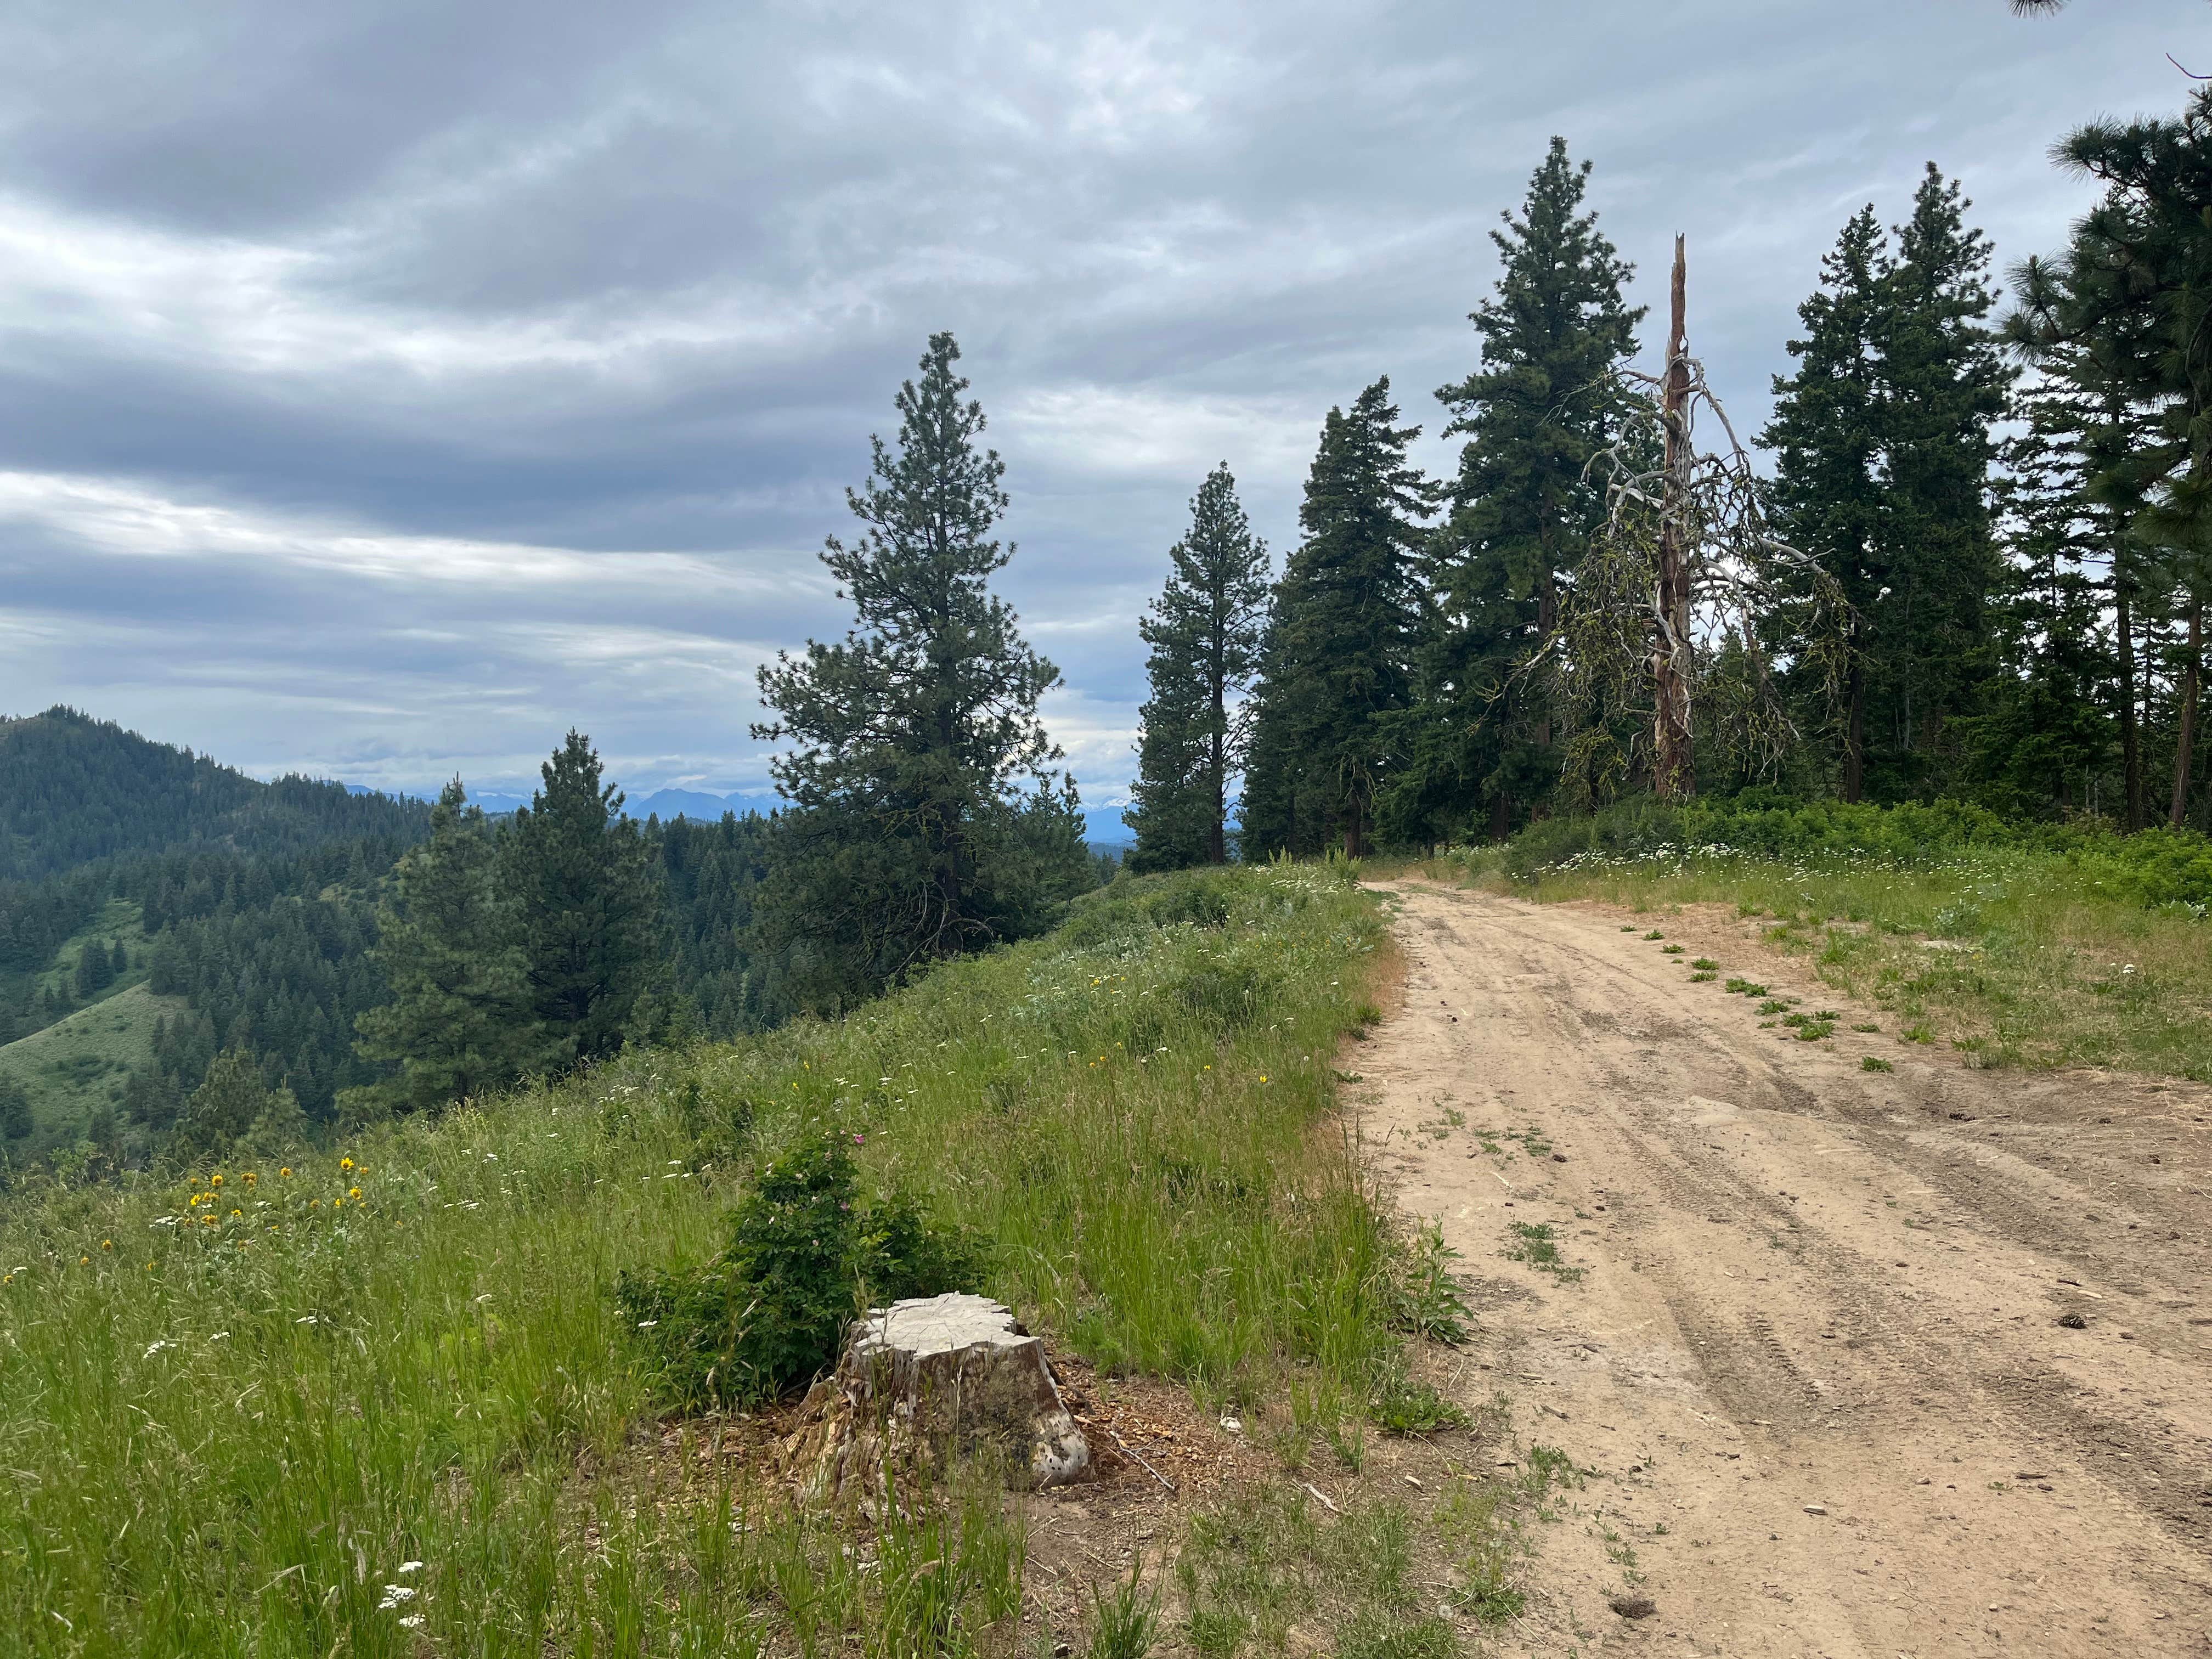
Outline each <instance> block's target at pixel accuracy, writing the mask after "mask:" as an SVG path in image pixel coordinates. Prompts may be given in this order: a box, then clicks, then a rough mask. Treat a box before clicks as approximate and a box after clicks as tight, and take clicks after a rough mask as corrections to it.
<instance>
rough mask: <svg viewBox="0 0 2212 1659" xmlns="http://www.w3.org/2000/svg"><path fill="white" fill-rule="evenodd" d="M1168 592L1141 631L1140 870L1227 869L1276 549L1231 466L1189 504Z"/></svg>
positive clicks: (1131, 820) (1132, 858) (1136, 853)
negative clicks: (1250, 689)
mask: <svg viewBox="0 0 2212 1659" xmlns="http://www.w3.org/2000/svg"><path fill="white" fill-rule="evenodd" d="M1168 558H1169V562H1170V571H1169V574H1168V580H1167V586H1165V587H1164V588H1163V589H1162V590H1161V591H1160V596H1159V598H1158V599H1155V600H1154V601H1153V602H1152V607H1151V609H1150V611H1148V612H1147V613H1146V616H1145V617H1144V619H1143V621H1141V622H1140V623H1138V625H1137V626H1138V631H1139V633H1140V634H1141V635H1143V637H1144V641H1145V643H1146V645H1147V646H1149V647H1151V655H1150V657H1149V658H1148V659H1147V660H1146V677H1147V678H1148V679H1149V681H1150V683H1151V686H1152V696H1151V697H1150V698H1149V699H1148V700H1147V701H1146V703H1145V706H1144V708H1143V711H1142V720H1143V727H1142V730H1141V732H1140V733H1139V737H1138V740H1137V780H1136V783H1135V785H1134V787H1133V789H1132V791H1131V793H1133V795H1134V796H1135V798H1136V801H1135V805H1133V806H1132V807H1131V808H1130V810H1129V811H1127V812H1126V813H1124V814H1123V815H1122V816H1123V818H1124V820H1125V821H1126V822H1127V823H1128V825H1129V827H1130V828H1131V829H1133V830H1134V831H1136V836H1137V844H1136V847H1135V848H1134V849H1133V851H1132V852H1131V853H1130V854H1129V859H1128V864H1129V868H1130V869H1131V871H1132V872H1144V871H1154V870H1179V869H1182V868H1185V867H1186V866H1190V865H1194V864H1221V863H1225V862H1226V861H1227V859H1228V856H1229V841H1228V832H1227V820H1228V817H1229V789H1230V781H1231V778H1232V777H1234V776H1235V775H1236V774H1237V772H1238V771H1239V770H1241V769H1242V767H1243V750H1244V740H1245V738H1246V736H1247V735H1248V734H1247V732H1246V729H1245V725H1244V722H1243V720H1242V719H1241V718H1240V715H1241V714H1242V710H1241V708H1239V703H1240V702H1241V700H1242V696H1243V692H1244V690H1245V688H1246V686H1247V685H1248V684H1249V682H1250V680H1251V677H1252V674H1253V671H1255V669H1256V668H1257V667H1258V665H1259V658H1260V641H1261V634H1262V631H1263V629H1264V627H1265V622H1266V616H1267V544H1265V543H1264V542H1262V541H1261V539H1260V538H1258V537H1256V536H1255V535H1254V534H1253V533H1252V526H1251V522H1250V520H1248V519H1247V518H1246V517H1245V516H1244V508H1243V504H1242V503H1241V502H1239V501H1238V500H1237V480H1236V478H1235V477H1233V476H1232V475H1231V472H1230V471H1229V465H1228V463H1227V462H1223V463H1222V464H1221V465H1219V466H1218V467H1216V468H1214V470H1213V471H1212V472H1210V473H1208V474H1207V475H1206V482H1205V483H1203V484H1201V485H1200V486H1199V491H1198V494H1197V495H1195V496H1194V497H1193V498H1192V501H1191V504H1190V528H1189V530H1188V532H1185V534H1184V536H1183V538H1182V540H1181V541H1179V542H1177V543H1176V544H1175V545H1174V547H1172V548H1170V550H1169V551H1168Z"/></svg>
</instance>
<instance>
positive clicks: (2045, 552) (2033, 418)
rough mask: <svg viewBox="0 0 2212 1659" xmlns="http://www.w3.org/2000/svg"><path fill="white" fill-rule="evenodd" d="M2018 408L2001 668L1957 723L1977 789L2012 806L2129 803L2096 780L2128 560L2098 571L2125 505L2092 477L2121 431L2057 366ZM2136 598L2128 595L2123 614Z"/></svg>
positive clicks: (2008, 495) (2004, 496) (2106, 734)
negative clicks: (2114, 618)
mask: <svg viewBox="0 0 2212 1659" xmlns="http://www.w3.org/2000/svg"><path fill="white" fill-rule="evenodd" d="M2050 367H2051V368H2054V369H2055V368H2057V367H2058V365H2057V363H2055V362H2054V363H2053V364H2051V366H2050ZM2014 413H2015V418H2016V419H2018V420H2019V421H2020V422H2021V425H2022V427H2023V429H2022V430H2021V431H2018V432H2016V433H2015V435H2013V436H2012V437H2011V438H2009V439H2008V441H2007V442H2006V444H2005V446H2004V451H2003V463H2004V475H2005V476H2004V478H2003V480H2002V484H2001V487H2000V492H1999V493H2000V499H2001V500H2002V502H2003V504H2004V507H2005V511H2004V513H2003V520H2002V527H2003V532H2004V533H2003V541H2004V547H2005V551H2006V553H2007V555H2008V559H2007V567H2006V573H2005V581H2004V585H2003V587H2002V591H2001V593H2000V594H1999V596H1997V598H1996V601H1995V602H1994V604H1993V605H1992V615H1993V617H1994V619H1995V623H1996V635H1997V640H1998V643H1999V653H2000V658H2001V666H2002V670H2003V671H2002V672H2001V673H1999V674H1997V675H1996V676H1994V677H1993V678H1991V679H1990V682H1989V684H1988V686H1987V688H1986V690H1985V691H1984V698H1983V706H1982V711H1981V712H1980V713H1978V714H1973V715H1968V716H1963V717H1961V718H1960V720H1958V722H1957V725H1958V726H1959V729H1960V735H1961V739H1962V749H1963V772H1964V776H1965V779H1966V782H1967V783H1968V785H1969V786H1970V787H1971V788H1972V792H1973V793H1974V794H1975V796H1976V797H1977V798H1978V799H1980V800H1982V801H1983V802H1984V803H1985V804H1987V805H1990V806H1993V807H1996V809H1998V810H1999V811H2004V812H2006V813H2008V814H2010V815H2012V816H2015V817H2034V816H2048V815H2049V814H2051V812H2053V811H2057V810H2060V809H2063V808H2068V807H2073V808H2079V809H2081V810H2082V811H2090V810H2094V809H2097V808H2100V807H2123V806H2124V796H2122V797H2121V798H2120V799H2115V798H2114V796H2115V794H2117V793H2118V792H2106V791H2103V790H2102V789H2101V788H2100V786H2101V785H2102V784H2103V782H2104V781H2105V775H2106V771H2107V769H2108V768H2109V766H2110V763H2111V761H2112V751H2113V748H2114V742H2113V739H2114V737H2115V735H2116V734H2117V732H2118V730H2119V726H2120V721H2119V719H2118V714H2119V712H2120V711H2119V710H2118V709H2116V708H2115V707H2114V705H2113V696H2112V694H2113V691H2114V689H2115V687H2116V686H2117V684H2118V682H2119V680H2120V678H2121V671H2120V665H2119V662H2118V656H2117V653H2116V652H2115V650H2114V648H2113V646H2112V642H2111V641H2110V640H2109V639H2108V637H2107V635H2106V615H2107V607H2108V605H2110V604H2111V601H2112V598H2113V595H2114V592H2115V585H2114V581H2113V580H2112V577H2114V576H2124V567H2123V568H2122V570H2120V571H2115V572H2109V573H2108V575H2107V578H2106V580H2099V578H2098V577H2097V575H2096V574H2095V569H2094V568H2095V567H2096V566H2098V565H2099V564H2103V563H2107V562H2109V560H2110V558H2111V556H2112V550H2113V548H2114V546H2115V534H2114V524H2113V520H2114V519H2115V516H2116V515H2115V513H2113V511H2112V509H2111V508H2109V507H2106V506H2104V505H2101V504H2100V502H2098V501H2097V500H2096V499H2095V498H2094V496H2093V494H2092V492H2091V487H2090V486H2091V483H2092V480H2093V478H2094V477H2095V476H2096V474H2097V472H2098V471H2099V470H2100V457H2101V456H2102V455H2104V454H2105V453H2106V451H2107V450H2108V448H2109V447H2111V446H2112V445H2113V444H2114V443H2116V442H2118V443H2124V442H2125V435H2124V428H2123V430H2122V431H2121V432H2119V433H2117V434H2116V433H2115V432H2114V431H2113V430H2112V428H2111V427H2110V426H2109V425H2108V423H2107V420H2106V416H2107V413H2108V411H2107V410H2106V409H2105V408H2103V407H2102V406H2101V405H2100V400H2099V399H2098V398H2096V397H2095V396H2094V395H2093V393H2091V392H2085V391H2084V390H2083V389H2082V388H2081V386H2078V385H2076V384H2075V383H2074V382H2072V381H2071V380H2069V379H2067V378H2065V377H2063V375H2062V374H2049V375H2047V376H2046V377H2045V379H2043V380H2039V382H2038V383H2037V384H2036V385H2034V386H2031V387H2029V388H2028V389H2027V391H2026V392H2024V393H2023V394H2022V395H2021V397H2020V398H2018V399H2017V400H2016V402H2015V410H2014ZM2128 609H2129V607H2128V605H2126V603H2125V601H2124V599H2123V600H2122V603H2121V604H2120V605H2118V607H2117V608H2116V614H2117V615H2118V616H2122V617H2124V616H2125V615H2126V614H2127V611H2128Z"/></svg>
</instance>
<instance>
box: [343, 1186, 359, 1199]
mask: <svg viewBox="0 0 2212 1659" xmlns="http://www.w3.org/2000/svg"><path fill="white" fill-rule="evenodd" d="M346 1196H347V1197H348V1198H359V1197H360V1196H361V1188H358V1187H349V1188H346Z"/></svg>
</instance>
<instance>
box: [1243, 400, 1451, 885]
mask: <svg viewBox="0 0 2212 1659" xmlns="http://www.w3.org/2000/svg"><path fill="white" fill-rule="evenodd" d="M1397 422H1398V409H1397V406H1396V405H1395V404H1393V403H1392V402H1391V401H1390V382H1389V380H1388V379H1387V378H1386V379H1383V380H1377V381H1376V382H1375V384H1374V385H1372V386H1369V387H1368V388H1367V389H1366V390H1365V391H1364V392H1361V393H1360V394H1359V396H1358V398H1357V399H1355V400H1354V401H1353V403H1352V408H1351V410H1349V411H1348V412H1347V411H1346V410H1341V409H1332V410H1329V412H1328V420H1327V422H1325V423H1324V424H1323V426H1322V435H1321V448H1320V451H1319V453H1317V454H1316V456H1315V457H1314V462H1313V466H1312V468H1311V470H1310V471H1309V472H1308V474H1307V477H1306V489H1305V501H1304V505H1303V506H1302V507H1300V509H1299V513H1298V524H1299V527H1300V528H1301V529H1302V530H1303V531H1304V539H1303V540H1302V541H1301V542H1300V543H1299V544H1298V547H1297V551H1296V552H1294V553H1293V554H1292V555H1291V559H1290V562H1289V566H1288V568H1286V569H1285V571H1284V573H1283V579H1282V580H1281V582H1280V583H1279V584H1278V585H1277V587H1276V590H1275V601H1274V611H1273V617H1272V618H1271V619H1270V621H1269V623H1268V628H1267V638H1266V641H1265V643H1264V645H1263V647H1262V648H1261V669H1260V685H1259V690H1258V691H1257V694H1256V696H1255V702H1256V704H1257V708H1256V709H1255V714H1254V717H1253V732H1252V748H1251V755H1250V759H1249V765H1248V769H1247V772H1246V775H1245V781H1244V800H1243V822H1242V824H1241V837H1240V841H1241V846H1242V848H1243V855H1244V856H1245V857H1246V858H1247V859H1255V858H1260V857H1265V856H1267V855H1268V854H1273V853H1277V852H1283V851H1287V852H1290V853H1291V854H1297V855H1299V856H1311V855H1313V854H1317V853H1319V852H1321V851H1322V850H1323V849H1324V848H1331V847H1341V848H1343V849H1344V850H1345V851H1346V853H1347V854H1351V855H1352V856H1354V857H1357V856H1358V855H1360V854H1364V852H1366V851H1367V850H1368V849H1369V848H1370V846H1371V844H1372V840H1373V837H1374V835H1375V833H1376V801H1377V798H1378V797H1379V796H1380V795H1381V793H1383V789H1384V788H1385V787H1386V786H1387V785H1388V783H1389V779H1390V777H1391V775H1392V772H1393V770H1394V768H1395V764H1396V761H1397V756H1398V750H1397V745H1396V733H1395V727H1394V716H1395V715H1397V714H1399V713H1400V712H1401V710H1403V709H1404V708H1406V707H1407V704H1408V702H1410V700H1411V697H1412V693H1413V650H1414V646H1415V642H1416V639H1417V636H1418V630H1419V626H1420V619H1421V608H1420V607H1421V597H1420V588H1419V580H1418V575H1417V566H1416V560H1417V557H1418V555H1419V550H1420V548H1421V546H1422V544H1423V543H1424V541H1425V538H1426V535H1427V532H1426V531H1425V528H1424V527H1423V526H1422V523H1421V520H1423V519H1425V517H1427V515H1428V514H1429V513H1430V512H1431V510H1432V508H1433V506H1434V492H1433V490H1432V489H1431V485H1430V484H1429V483H1428V482H1427V480H1425V478H1423V477H1422V476H1421V473H1420V471H1419V468H1417V467H1416V466H1414V465H1413V464H1412V462H1411V461H1410V460H1409V459H1407V451H1408V450H1409V449H1410V447H1412V445H1413V440H1414V439H1415V438H1417V437H1419V435H1420V428H1419V427H1411V426H1407V427H1401V426H1400V425H1399V424H1398V423H1397Z"/></svg>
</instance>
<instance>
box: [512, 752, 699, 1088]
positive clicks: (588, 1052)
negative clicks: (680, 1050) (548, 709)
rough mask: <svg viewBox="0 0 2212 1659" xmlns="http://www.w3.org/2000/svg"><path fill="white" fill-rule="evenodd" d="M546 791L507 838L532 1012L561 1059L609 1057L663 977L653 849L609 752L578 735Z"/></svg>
mask: <svg viewBox="0 0 2212 1659" xmlns="http://www.w3.org/2000/svg"><path fill="white" fill-rule="evenodd" d="M539 771H540V774H541V775H542V777H543V779H544V787H542V788H540V789H538V790H536V791H534V792H533V793H532V795H531V799H530V805H528V806H527V807H521V808H518V809H516V811H515V814H514V822H513V823H512V824H511V825H509V826H508V828H507V833H506V834H505V835H504V836H502V837H501V841H500V858H501V865H502V869H501V884H502V885H503V887H504V889H505V890H506V892H507V895H508V896H509V897H510V899H511V901H512V902H513V906H514V912H515V918H516V923H517V927H518V928H519V931H520V942H521V948H522V968H523V974H524V977H525V978H526V981H528V985H529V990H530V998H531V1003H532V1009H533V1011H534V1012H535V1013H536V1015H537V1017H538V1020H539V1021H540V1022H542V1023H543V1025H544V1030H545V1034H546V1036H547V1038H548V1040H549V1042H550V1044H551V1047H552V1052H553V1056H554V1058H555V1060H556V1062H558V1063H561V1064H572V1063H575V1062H578V1061H588V1060H603V1059H605V1057H606V1056H608V1055H609V1054H613V1053H615V1052H616V1051H617V1049H619V1048H621V1047H622V1045H623V1042H624V1040H625V1039H626V1038H627V1037H628V1036H629V1029H630V1020H631V1017H632V1016H633V1015H634V1014H635V1012H636V1011H637V1007H638V1000H639V999H640V998H641V996H642V995H643V994H645V992H646V990H647V987H648V985H649V984H650V983H651V981H652V980H653V969H654V965H655V963H656V961H657V958H658V951H657V947H658V944H659V908H660V896H659V889H658V886H657V884H656V881H655V878H654V872H653V863H652V854H651V852H650V849H648V848H647V846H646V844H645V838H644V836H642V834H641V833H640V830H639V828H638V825H637V824H636V823H635V821H633V820H632V819H630V818H628V817H623V811H622V808H623V793H622V791H621V790H619V789H617V788H616V787H614V786H613V785H612V784H610V783H604V782H602V781H601V779H602V776H603V770H602V768H601V765H600V762H599V753H598V751H597V750H594V749H593V748H592V741H591V739H590V738H587V737H586V736H585V735H584V734H583V733H582V732H576V731H573V730H572V731H571V732H569V733H568V738H566V740H565V741H563V743H562V745H561V747H560V748H559V749H557V750H555V751H554V753H553V757H552V758H551V759H550V760H548V761H547V762H545V763H544V765H543V766H542V767H541V768H540V769H539Z"/></svg>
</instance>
